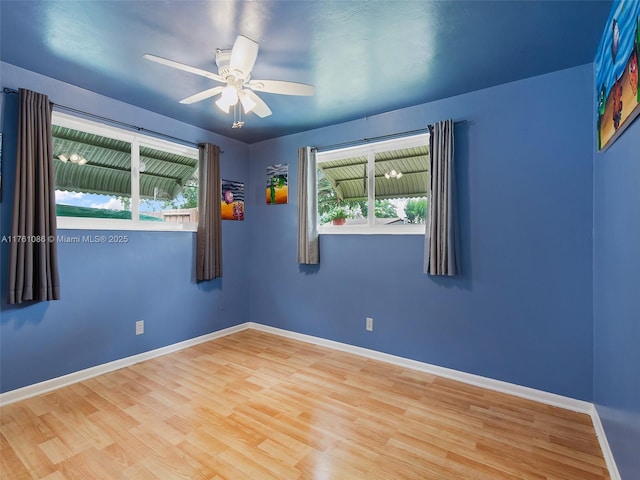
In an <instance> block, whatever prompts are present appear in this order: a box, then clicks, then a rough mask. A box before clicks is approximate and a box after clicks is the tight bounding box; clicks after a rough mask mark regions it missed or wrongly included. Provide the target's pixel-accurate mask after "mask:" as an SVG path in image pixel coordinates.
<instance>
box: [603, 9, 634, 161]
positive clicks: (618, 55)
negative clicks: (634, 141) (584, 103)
mask: <svg viewBox="0 0 640 480" xmlns="http://www.w3.org/2000/svg"><path fill="white" fill-rule="evenodd" d="M638 56H640V2H638V1H637V0H622V1H621V2H619V3H615V4H614V6H613V8H612V10H611V14H610V15H609V20H608V21H607V24H606V27H605V30H604V34H603V35H602V38H601V40H600V46H599V47H598V52H597V53H596V59H595V74H596V95H597V106H596V118H597V127H596V128H597V132H596V133H597V135H598V149H599V150H602V149H603V148H605V147H606V146H609V145H610V144H611V143H613V142H614V141H615V139H616V138H618V136H619V135H620V134H621V133H622V132H623V131H624V129H625V128H626V127H627V126H629V125H630V124H631V122H632V121H633V119H634V118H635V117H637V116H638V114H640V91H638Z"/></svg>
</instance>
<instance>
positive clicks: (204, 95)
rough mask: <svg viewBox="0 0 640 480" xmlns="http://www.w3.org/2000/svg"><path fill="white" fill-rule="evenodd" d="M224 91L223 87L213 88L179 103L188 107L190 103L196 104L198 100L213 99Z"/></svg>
mask: <svg viewBox="0 0 640 480" xmlns="http://www.w3.org/2000/svg"><path fill="white" fill-rule="evenodd" d="M224 89H225V87H213V88H210V89H208V90H205V91H203V92H200V93H196V94H195V95H191V96H190V97H187V98H184V99H182V100H180V103H184V104H186V105H189V104H191V103H196V102H199V101H200V100H204V99H205V98H209V97H214V96H216V95H218V94H219V93H222V90H224Z"/></svg>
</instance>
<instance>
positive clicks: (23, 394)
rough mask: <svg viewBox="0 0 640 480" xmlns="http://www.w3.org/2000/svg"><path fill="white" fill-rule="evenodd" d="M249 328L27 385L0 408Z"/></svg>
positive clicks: (4, 397) (5, 397)
mask: <svg viewBox="0 0 640 480" xmlns="http://www.w3.org/2000/svg"><path fill="white" fill-rule="evenodd" d="M247 328H248V326H247V324H246V323H243V324H241V325H236V326H233V327H229V328H224V329H222V330H218V331H217V332H212V333H208V334H206V335H202V336H200V337H196V338H190V339H189V340H185V341H183V342H178V343H174V344H172V345H167V346H166V347H162V348H157V349H155V350H150V351H148V352H143V353H139V354H137V355H133V356H131V357H126V358H121V359H119V360H114V361H113V362H109V363H103V364H102V365H96V366H95V367H91V368H87V369H85V370H80V371H77V372H73V373H70V374H68V375H63V376H62V377H57V378H52V379H51V380H45V381H44V382H39V383H34V384H33V385H27V386H26V387H22V388H17V389H15V390H10V391H8V392H5V393H2V394H0V406H4V405H8V404H10V403H15V402H19V401H20V400H26V399H27V398H31V397H35V396H36V395H42V394H43V393H48V392H51V391H52V390H56V389H58V388H61V387H66V386H67V385H71V384H72V383H77V382H82V381H83V380H87V379H89V378H92V377H97V376H98V375H102V374H104V373H109V372H113V371H114V370H118V369H120V368H124V367H129V366H131V365H134V364H136V363H140V362H144V361H145V360H150V359H152V358H156V357H160V356H162V355H166V354H167V353H172V352H177V351H178V350H182V349H184V348H188V347H192V346H194V345H198V344H199V343H204V342H208V341H210V340H214V339H216V338H220V337H224V336H226V335H231V334H232V333H235V332H239V331H241V330H246V329H247Z"/></svg>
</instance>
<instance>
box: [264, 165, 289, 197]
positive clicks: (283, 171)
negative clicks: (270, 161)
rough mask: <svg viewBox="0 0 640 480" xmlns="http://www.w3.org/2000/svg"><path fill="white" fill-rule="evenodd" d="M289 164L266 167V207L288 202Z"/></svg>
mask: <svg viewBox="0 0 640 480" xmlns="http://www.w3.org/2000/svg"><path fill="white" fill-rule="evenodd" d="M288 184H289V164H288V163H278V164H277V165H271V166H269V167H267V192H266V193H267V205H278V204H283V203H287V202H288V201H289V185H288Z"/></svg>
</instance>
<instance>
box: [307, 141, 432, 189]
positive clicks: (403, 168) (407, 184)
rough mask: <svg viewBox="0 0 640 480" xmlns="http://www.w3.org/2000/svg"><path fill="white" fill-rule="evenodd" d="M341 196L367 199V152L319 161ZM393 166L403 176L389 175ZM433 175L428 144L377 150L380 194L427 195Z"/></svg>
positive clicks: (377, 178)
mask: <svg viewBox="0 0 640 480" xmlns="http://www.w3.org/2000/svg"><path fill="white" fill-rule="evenodd" d="M318 169H319V170H320V171H321V174H322V175H323V176H324V177H325V178H326V179H327V180H328V181H329V183H330V184H331V186H332V187H333V189H334V190H335V192H336V194H337V196H338V198H339V199H341V200H346V201H349V200H366V199H367V156H366V155H359V156H353V157H348V158H341V159H337V160H330V161H327V162H322V163H319V164H318ZM392 170H395V171H396V172H402V177H401V178H386V177H385V173H389V172H391V171H392ZM428 178H429V148H428V147H427V146H426V145H424V146H419V147H413V148H403V149H398V150H390V151H385V152H377V153H376V154H375V192H376V198H378V199H385V198H415V197H424V196H425V195H426V192H427V182H428Z"/></svg>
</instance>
